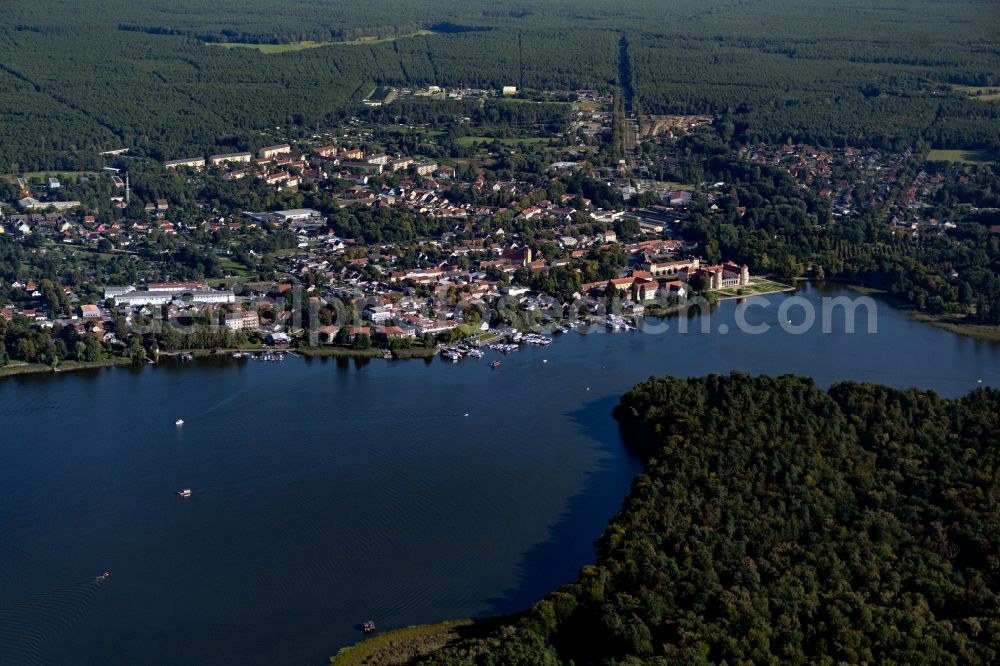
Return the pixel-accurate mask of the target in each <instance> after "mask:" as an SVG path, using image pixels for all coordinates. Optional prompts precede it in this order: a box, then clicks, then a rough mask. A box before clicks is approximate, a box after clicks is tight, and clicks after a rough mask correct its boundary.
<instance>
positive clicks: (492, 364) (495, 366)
mask: <svg viewBox="0 0 1000 666" xmlns="http://www.w3.org/2000/svg"><path fill="white" fill-rule="evenodd" d="M490 367H491V368H493V369H494V370H496V369H497V368H499V367H500V361H499V360H495V361H493V362H491V363H490Z"/></svg>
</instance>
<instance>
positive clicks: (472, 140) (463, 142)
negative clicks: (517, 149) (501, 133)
mask: <svg viewBox="0 0 1000 666" xmlns="http://www.w3.org/2000/svg"><path fill="white" fill-rule="evenodd" d="M494 141H499V142H500V145H502V146H522V145H530V144H535V143H549V142H550V141H552V139H550V138H549V137H545V136H526V137H506V138H502V139H497V138H494V137H491V136H460V137H458V139H456V140H455V143H457V144H458V145H460V146H476V145H479V144H481V143H493V142H494Z"/></svg>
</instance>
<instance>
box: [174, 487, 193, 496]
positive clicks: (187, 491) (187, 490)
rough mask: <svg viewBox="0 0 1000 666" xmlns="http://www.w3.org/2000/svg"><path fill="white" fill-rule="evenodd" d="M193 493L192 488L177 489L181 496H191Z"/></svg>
mask: <svg viewBox="0 0 1000 666" xmlns="http://www.w3.org/2000/svg"><path fill="white" fill-rule="evenodd" d="M191 494H192V493H191V489H190V488H181V489H180V490H178V491H177V495H178V496H180V497H191Z"/></svg>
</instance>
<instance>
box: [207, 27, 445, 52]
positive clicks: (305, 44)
mask: <svg viewBox="0 0 1000 666" xmlns="http://www.w3.org/2000/svg"><path fill="white" fill-rule="evenodd" d="M433 34H434V33H433V32H432V31H430V30H418V31H416V32H411V33H409V34H406V35H396V36H395V37H362V38H361V39H351V40H347V41H343V42H313V41H308V40H307V41H302V42H291V43H289V44H244V43H241V42H206V44H208V45H209V46H221V47H222V48H225V49H253V50H255V51H260V52H261V53H267V54H272V53H288V52H290V51H303V50H305V49H315V48H318V47H320V46H333V45H341V46H358V45H363V44H381V43H382V42H394V41H396V40H399V39H407V38H409V37H419V36H421V35H433Z"/></svg>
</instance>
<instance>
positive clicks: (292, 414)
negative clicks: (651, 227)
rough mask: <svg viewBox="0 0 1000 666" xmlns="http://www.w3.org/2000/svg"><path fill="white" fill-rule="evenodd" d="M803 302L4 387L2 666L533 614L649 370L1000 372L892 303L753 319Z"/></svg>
mask: <svg viewBox="0 0 1000 666" xmlns="http://www.w3.org/2000/svg"><path fill="white" fill-rule="evenodd" d="M799 295H801V296H804V297H805V298H806V299H808V301H809V302H811V303H814V304H817V311H818V309H819V308H818V303H819V299H820V298H821V297H823V296H837V295H848V296H852V297H853V294H851V293H850V292H846V291H842V290H837V289H832V290H827V291H824V290H821V289H819V288H817V287H813V286H807V287H805V288H804V289H803V290H800V292H799ZM786 298H788V297H787V296H785V295H775V296H771V297H768V302H769V303H770V304H771V306H770V307H768V308H763V307H759V306H758V307H753V306H749V307H748V306H747V305H746V304H743V305H738V304H737V303H735V302H733V301H727V302H724V303H723V304H721V305H720V307H719V308H718V309H717V310H716V311H714V312H713V314H712V318H711V330H712V331H713V333H712V334H709V335H703V334H697V333H694V332H689V333H687V334H679V333H677V332H676V328H677V327H676V324H677V320H672V324H673V325H672V326H671V330H670V331H667V332H666V333H663V334H660V335H652V334H642V333H623V334H592V335H580V334H577V333H569V334H566V335H562V336H557V340H556V342H555V343H554V344H553V345H551V346H550V347H548V348H544V349H540V348H526V349H522V350H520V351H518V352H515V353H513V354H511V355H510V356H507V357H504V358H503V366H502V367H501V368H500V369H498V370H491V369H490V368H489V367H487V363H488V361H489V360H491V359H492V358H493V354H492V353H490V354H487V357H486V358H484V359H482V360H474V359H468V360H465V361H462V362H460V363H457V364H452V363H450V362H445V361H442V360H441V359H439V358H438V359H434V360H433V361H421V360H411V361H391V362H386V361H382V360H374V361H370V362H358V361H354V360H343V359H330V360H319V359H314V360H310V361H307V360H302V359H289V360H286V361H285V362H284V363H280V364H278V363H259V362H253V361H245V360H244V361H234V360H229V361H200V362H195V363H191V364H186V365H180V364H176V365H173V364H164V365H161V366H157V367H147V368H143V369H139V370H130V369H107V370H101V371H95V372H88V373H67V374H63V375H58V376H55V375H45V376H29V377H14V378H8V379H5V380H0V414H2V434H0V442H2V444H0V487H2V488H3V491H4V501H3V503H2V505H0V663H2V664H5V665H6V664H18V663H25V664H69V663H74V664H177V663H186V664H221V663H242V664H275V663H282V664H321V663H325V662H326V658H327V657H328V656H329V655H331V654H333V653H335V652H336V651H337V649H338V648H340V647H341V646H343V645H346V644H349V643H352V642H354V641H356V640H358V639H360V638H361V634H360V632H359V631H358V629H357V626H356V625H358V623H360V622H362V621H364V620H367V619H369V618H373V619H375V620H376V621H377V622H378V625H379V628H380V629H389V628H394V627H399V626H404V625H407V624H413V623H423V622H434V621H437V620H442V619H446V618H458V617H468V616H475V615H487V614H496V613H503V612H509V611H514V610H519V609H522V608H525V607H526V606H528V605H529V604H530V603H531V602H532V601H534V600H536V599H538V598H540V597H541V596H543V595H544V594H545V593H546V592H548V591H550V590H551V589H553V588H555V587H557V586H558V585H560V584H562V583H564V582H567V581H569V580H572V579H573V578H575V576H576V573H577V571H578V570H579V568H580V567H581V566H582V565H584V564H586V563H588V562H590V561H592V559H593V557H594V553H593V541H594V540H595V539H596V538H597V537H598V536H599V535H600V533H601V531H602V529H603V527H604V526H605V525H606V523H607V521H608V520H609V519H610V518H611V516H612V515H614V513H615V512H616V511H617V509H618V507H619V506H620V503H621V500H622V498H623V497H624V496H625V494H626V493H627V492H628V488H629V484H630V482H631V479H632V478H633V477H634V475H635V474H636V473H637V472H638V471H639V469H640V461H638V460H635V459H633V458H632V457H630V456H629V454H628V453H627V452H626V451H625V449H624V447H623V446H622V444H621V441H620V438H619V435H618V431H617V427H616V425H615V422H614V421H613V419H612V418H611V408H612V407H613V406H614V404H615V403H616V402H617V400H618V398H619V396H620V394H621V393H622V392H623V391H625V390H627V389H628V388H630V387H631V386H632V385H633V384H635V383H636V382H638V381H641V380H643V379H645V378H647V377H649V376H650V375H664V374H671V375H676V376H689V375H703V374H706V373H709V372H729V371H731V370H743V371H748V372H751V373H754V374H763V373H766V374H783V373H797V374H802V375H809V376H812V377H814V378H815V380H816V382H817V383H818V384H820V385H822V386H827V385H829V384H830V383H832V382H834V381H838V380H842V379H858V380H870V381H876V382H881V383H886V384H891V385H895V386H900V387H910V386H917V387H922V388H929V389H934V390H935V391H938V392H939V393H941V394H944V395H948V396H957V395H961V394H964V393H966V392H968V391H969V390H971V389H973V388H975V387H976V386H980V385H991V386H998V385H1000V345H996V344H990V343H985V342H980V341H977V340H973V339H970V338H964V337H960V336H956V335H952V334H950V333H947V332H944V331H941V330H938V329H935V328H932V327H930V326H927V325H924V324H919V323H916V322H912V321H910V320H908V319H907V317H906V315H905V313H902V312H900V311H898V310H893V309H891V308H890V307H889V306H888V305H886V304H885V303H884V302H879V304H878V305H879V308H878V319H877V323H878V333H877V334H866V333H864V332H860V333H855V334H853V335H847V334H844V333H843V332H842V324H841V323H840V322H836V321H835V322H834V326H833V328H834V333H833V334H823V333H822V332H821V327H820V326H819V325H818V324H817V326H816V327H814V329H813V330H812V331H810V332H809V333H806V334H803V335H789V334H788V333H785V332H784V331H781V330H780V329H777V328H774V329H772V330H771V331H770V332H768V333H766V334H762V335H747V334H743V333H739V332H737V326H736V323H737V319H736V317H737V314H738V313H745V315H746V319H747V320H748V321H750V322H751V323H762V322H767V323H771V324H775V323H777V322H778V315H777V309H778V306H779V305H780V303H782V302H783V301H784V300H785V299H786ZM741 316H742V315H741ZM797 316H798V317H799V319H796V317H797ZM788 317H789V318H790V319H793V320H796V321H798V320H800V319H801V316H799V315H797V314H796V312H795V311H793V312H791V313H789V314H788ZM721 324H725V325H726V327H727V328H728V329H729V330H728V332H727V333H726V334H722V333H720V332H719V330H720V325H721ZM697 328H698V326H697V322H692V325H691V330H692V331H694V330H697ZM859 330H861V331H864V330H865V326H864V322H863V321H862V322H861V324H860V325H859ZM838 331H840V332H838ZM979 380H981V381H982V384H980V381H979ZM177 418H183V419H184V420H185V422H186V423H185V425H184V426H183V428H177V427H175V425H174V421H175V419H177ZM182 487H190V488H192V489H193V491H194V495H193V497H191V498H190V499H186V500H182V499H180V498H179V497H177V496H176V495H175V492H176V491H177V490H178V489H179V488H182ZM106 569H107V570H110V571H111V577H110V578H109V579H108V580H106V581H103V582H101V581H98V580H96V579H95V577H96V576H98V575H99V574H100V573H101V572H102V571H104V570H106Z"/></svg>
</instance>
